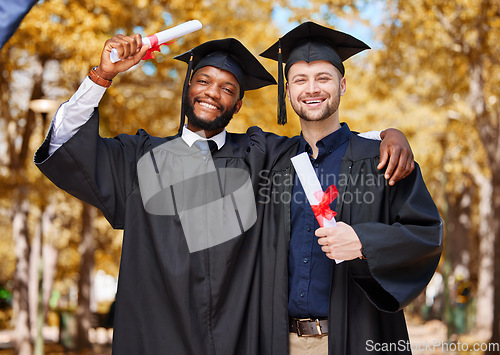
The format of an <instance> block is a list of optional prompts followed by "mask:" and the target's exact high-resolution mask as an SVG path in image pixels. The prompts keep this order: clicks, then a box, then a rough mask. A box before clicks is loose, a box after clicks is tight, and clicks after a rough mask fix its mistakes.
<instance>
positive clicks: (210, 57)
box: [174, 38, 276, 132]
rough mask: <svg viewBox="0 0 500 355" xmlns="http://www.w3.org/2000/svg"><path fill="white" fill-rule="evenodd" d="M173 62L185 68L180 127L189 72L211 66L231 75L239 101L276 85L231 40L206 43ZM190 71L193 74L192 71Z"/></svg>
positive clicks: (264, 71) (242, 48)
mask: <svg viewBox="0 0 500 355" xmlns="http://www.w3.org/2000/svg"><path fill="white" fill-rule="evenodd" d="M174 59H177V60H180V61H182V62H185V63H187V64H188V70H187V72H186V78H185V81H184V89H183V95H182V97H183V103H182V109H181V126H180V127H179V132H180V131H181V130H182V127H183V126H184V100H185V96H186V92H187V87H188V84H189V80H190V78H191V74H192V73H191V72H193V73H194V72H196V71H197V70H198V69H200V68H202V67H205V66H213V67H216V68H219V69H222V70H226V71H228V72H230V73H232V74H233V75H234V76H235V77H236V80H238V83H239V84H240V98H243V94H244V92H245V91H248V90H255V89H259V88H262V87H264V86H267V85H274V84H276V80H274V77H273V76H272V75H271V74H270V73H269V72H268V71H267V70H266V69H265V68H264V66H263V65H262V64H261V63H260V62H259V60H258V59H257V58H256V57H255V56H254V55H253V54H252V53H250V51H249V50H248V49H247V48H246V47H245V46H244V45H243V44H241V42H240V41H238V40H237V39H235V38H225V39H218V40H213V41H208V42H205V43H203V44H200V45H199V46H197V47H194V48H193V49H191V50H189V51H187V52H186V53H183V54H180V55H178V56H176V57H174ZM193 67H194V70H192V68H193Z"/></svg>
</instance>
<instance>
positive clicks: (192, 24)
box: [109, 20, 202, 63]
mask: <svg viewBox="0 0 500 355" xmlns="http://www.w3.org/2000/svg"><path fill="white" fill-rule="evenodd" d="M201 27H202V24H201V22H200V21H198V20H191V21H188V22H184V23H181V24H180V25H177V26H175V27H172V28H169V29H168V30H165V31H161V32H158V33H156V34H154V35H151V36H148V37H143V38H142V44H146V45H147V46H148V47H149V48H151V47H152V45H154V44H163V43H166V42H169V41H172V40H174V39H176V38H179V37H182V36H184V35H187V34H188V33H191V32H194V31H198V30H199V29H201ZM109 58H110V59H111V62H113V63H116V62H118V61H119V60H120V58H118V51H117V50H116V49H115V48H113V49H112V50H111V53H110V55H109Z"/></svg>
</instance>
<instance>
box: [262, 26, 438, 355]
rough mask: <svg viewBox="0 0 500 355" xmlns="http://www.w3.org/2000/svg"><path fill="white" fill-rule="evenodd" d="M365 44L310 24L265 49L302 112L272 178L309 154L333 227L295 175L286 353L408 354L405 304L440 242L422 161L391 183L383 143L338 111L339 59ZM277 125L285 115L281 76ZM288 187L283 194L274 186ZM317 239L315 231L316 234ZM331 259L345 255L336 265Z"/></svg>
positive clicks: (434, 260)
mask: <svg viewBox="0 0 500 355" xmlns="http://www.w3.org/2000/svg"><path fill="white" fill-rule="evenodd" d="M368 48H369V47H368V46H367V45H366V44H365V43H363V42H361V41H359V40H358V39H356V38H354V37H352V36H350V35H348V34H345V33H342V32H339V31H335V30H333V29H330V28H327V27H323V26H320V25H318V24H315V23H313V22H307V23H303V24H301V25H300V26H298V27H296V28H295V29H293V30H291V31H290V32H288V33H287V34H285V35H284V36H283V37H281V38H280V39H279V40H278V42H276V43H275V44H274V45H273V46H271V47H270V48H269V49H267V50H266V51H265V52H264V53H262V54H261V55H262V56H263V57H266V58H270V59H273V60H277V61H278V63H279V75H280V76H282V75H283V69H282V63H283V62H285V63H286V65H285V77H286V79H287V83H286V92H287V94H288V97H289V99H290V102H291V106H292V107H293V109H294V111H295V112H296V113H297V114H298V115H299V117H300V122H301V127H302V133H301V135H300V138H299V143H298V146H297V147H295V148H294V149H292V150H291V151H290V152H288V153H287V154H285V155H283V156H282V157H281V159H280V160H281V162H282V164H281V165H280V164H277V166H276V167H274V170H275V172H273V173H272V176H271V178H272V179H274V180H275V181H276V182H277V183H276V184H277V185H279V181H280V180H279V179H278V177H279V176H282V175H283V174H282V173H281V172H280V171H285V172H286V174H290V175H292V176H293V175H294V170H293V168H292V166H291V162H290V157H291V156H293V155H295V154H299V153H303V152H307V153H308V154H309V157H310V159H311V163H312V164H313V166H314V168H315V170H316V173H317V175H318V178H319V180H320V182H321V184H322V188H323V190H326V188H327V187H328V186H330V185H331V184H334V185H336V187H337V189H338V191H339V196H338V197H337V198H336V199H335V200H334V201H333V202H332V203H331V204H330V208H331V209H332V210H333V211H336V213H337V216H336V220H337V221H338V224H337V227H333V228H319V225H318V222H317V221H316V219H315V217H314V213H313V211H312V209H311V207H310V206H309V204H308V202H307V200H305V199H304V198H300V197H301V196H304V190H303V187H302V185H301V183H300V182H299V181H298V179H296V178H295V180H293V181H294V184H293V198H292V199H290V201H291V203H290V204H289V205H290V206H289V211H290V220H291V226H290V228H289V230H287V231H285V233H288V234H286V235H285V237H284V239H290V252H289V265H288V270H289V276H288V281H289V282H288V315H289V321H290V324H289V326H290V354H292V355H295V354H297V355H298V354H301V355H303V354H314V355H317V354H335V355H339V354H342V355H346V354H352V355H358V354H364V353H383V354H396V353H397V354H399V353H411V347H410V344H409V341H408V334H407V329H406V323H405V318H404V314H403V310H402V309H403V308H404V307H405V306H407V305H408V304H409V303H410V302H411V301H412V300H414V299H415V298H416V297H417V296H418V295H419V294H420V293H421V292H422V291H423V290H424V288H425V287H426V285H427V283H428V282H429V280H430V279H431V277H432V275H433V274H434V271H435V269H436V267H437V265H438V261H439V258H440V255H441V249H442V221H441V218H440V216H439V213H438V210H437V208H436V206H435V205H434V202H433V201H432V198H431V196H430V195H429V193H428V191H427V189H426V187H425V184H424V181H423V179H422V176H421V172H420V169H419V168H418V165H417V167H416V169H415V170H414V171H413V172H412V174H410V175H409V176H408V177H406V178H405V179H403V180H401V181H400V182H398V183H397V184H395V185H394V186H390V185H388V184H386V183H385V180H384V179H383V178H382V175H383V171H380V170H378V169H377V164H378V161H379V142H377V141H373V140H367V139H364V138H361V137H359V136H358V135H355V134H352V133H351V131H350V130H349V127H348V126H347V124H345V123H344V124H341V123H340V118H339V110H338V108H339V104H340V98H341V96H343V95H344V93H345V91H346V79H345V77H344V72H345V69H344V65H343V63H342V62H343V61H344V60H346V59H347V58H349V57H350V56H352V55H354V54H356V53H358V52H361V51H363V50H365V49H368ZM278 81H279V82H280V84H279V85H280V87H279V88H278V92H279V94H278V100H279V122H280V123H284V122H286V106H285V102H284V100H285V93H284V80H283V79H282V78H279V79H278ZM280 192H281V193H284V192H283V191H280ZM317 237H319V238H317ZM332 259H336V260H344V261H343V262H340V263H335V262H333V260H332Z"/></svg>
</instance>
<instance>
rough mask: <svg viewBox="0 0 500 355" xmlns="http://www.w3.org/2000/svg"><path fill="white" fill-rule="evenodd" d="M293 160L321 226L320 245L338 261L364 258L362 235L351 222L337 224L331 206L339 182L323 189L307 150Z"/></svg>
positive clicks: (319, 232) (328, 255) (335, 196)
mask: <svg viewBox="0 0 500 355" xmlns="http://www.w3.org/2000/svg"><path fill="white" fill-rule="evenodd" d="M291 160H292V164H293V166H294V168H295V171H296V172H297V175H298V177H299V180H300V183H301V184H302V187H303V188H304V192H305V194H306V196H307V200H308V201H309V204H310V205H311V208H312V209H313V211H314V215H315V217H316V219H317V221H318V223H319V225H320V228H318V229H317V230H316V232H315V234H316V236H317V237H320V238H319V239H318V244H319V245H321V250H323V251H324V252H325V253H326V256H327V257H329V258H330V259H334V260H335V262H336V263H337V264H338V263H340V262H342V261H344V260H352V259H356V258H362V257H363V254H362V253H361V247H362V245H361V242H360V240H359V238H358V235H357V234H356V232H355V231H354V229H352V227H351V226H349V225H348V224H345V223H343V222H338V223H337V222H336V221H335V215H336V213H335V212H334V211H332V210H331V209H330V206H329V205H330V203H331V202H332V201H333V200H335V198H337V196H338V191H337V188H336V187H335V185H331V186H329V187H328V188H327V189H326V191H325V192H323V189H322V188H321V184H320V182H319V180H318V177H317V176H316V173H315V172H314V169H313V167H312V165H311V161H310V159H309V156H308V155H307V153H302V154H299V155H297V156H295V157H293V158H292V159H291Z"/></svg>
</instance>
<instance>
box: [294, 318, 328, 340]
mask: <svg viewBox="0 0 500 355" xmlns="http://www.w3.org/2000/svg"><path fill="white" fill-rule="evenodd" d="M289 330H290V333H297V335H298V336H299V337H317V336H322V335H325V334H328V319H312V318H303V319H301V318H290V327H289Z"/></svg>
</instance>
